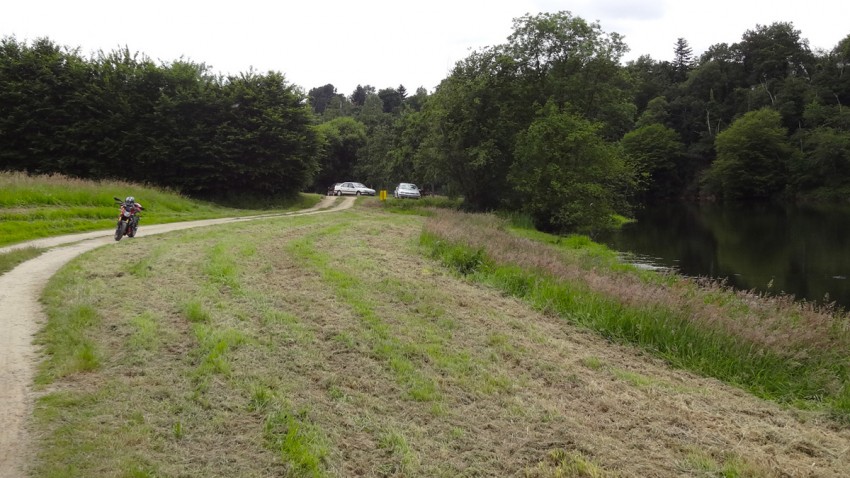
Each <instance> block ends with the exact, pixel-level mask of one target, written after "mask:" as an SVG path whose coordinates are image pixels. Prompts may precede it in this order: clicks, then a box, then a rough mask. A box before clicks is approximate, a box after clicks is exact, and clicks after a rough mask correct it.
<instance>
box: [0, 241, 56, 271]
mask: <svg viewBox="0 0 850 478" xmlns="http://www.w3.org/2000/svg"><path fill="white" fill-rule="evenodd" d="M44 251H45V249H40V248H36V247H22V248H20V249H15V250H14V251H11V252H6V253H4V254H0V275H3V274H5V273H6V272H9V271H10V270H12V269H14V268H15V267H17V266H18V264H21V263H22V262H26V261H28V260H30V259H32V258H34V257H38V256H40V255H41V254H43V253H44Z"/></svg>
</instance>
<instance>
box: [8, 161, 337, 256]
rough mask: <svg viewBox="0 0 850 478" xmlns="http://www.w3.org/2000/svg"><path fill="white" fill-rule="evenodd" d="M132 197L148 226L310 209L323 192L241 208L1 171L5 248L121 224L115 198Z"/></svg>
mask: <svg viewBox="0 0 850 478" xmlns="http://www.w3.org/2000/svg"><path fill="white" fill-rule="evenodd" d="M129 195H132V196H134V197H135V198H136V200H137V201H138V202H140V203H141V204H142V205H143V206H144V207H145V211H143V212H142V226H144V224H162V223H168V222H179V221H190V220H195V219H210V218H217V217H228V216H245V215H254V214H261V213H263V212H267V211H268V210H269V209H274V210H275V211H286V210H296V209H303V208H306V207H310V206H312V205H314V204H316V203H318V202H319V201H320V200H321V196H319V195H317V194H300V195H299V196H298V197H296V198H286V199H279V200H278V199H274V198H272V199H269V198H266V199H265V200H264V201H260V200H256V201H252V202H243V203H242V204H241V206H242V207H241V208H239V209H237V208H233V207H226V206H222V205H219V204H215V203H211V202H205V201H198V200H193V199H190V198H187V197H184V196H181V195H180V194H178V193H176V192H174V191H169V190H164V189H160V188H155V187H149V186H144V185H140V184H132V183H127V182H121V181H85V180H79V179H72V178H68V177H65V176H60V175H52V176H28V175H26V174H22V173H10V172H1V171H0V246H4V245H9V244H15V243H19V242H23V241H28V240H31V239H38V238H43V237H51V236H58V235H63V234H70V233H74V232H87V231H97V230H103V229H110V228H112V227H114V226H115V218H116V217H117V214H118V213H117V211H118V209H117V206H116V205H115V201H114V199H113V197H119V198H124V197H126V196H129Z"/></svg>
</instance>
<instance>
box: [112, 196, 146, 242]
mask: <svg viewBox="0 0 850 478" xmlns="http://www.w3.org/2000/svg"><path fill="white" fill-rule="evenodd" d="M112 199H115V203H116V204H120V205H121V214H120V215H119V216H118V225H117V226H116V227H115V240H116V241H120V240H121V238H122V237H124V236H127V237H134V236H135V235H136V231H138V230H139V217H140V216H139V212H140V211H142V210H143V209H144V208H143V207H142V205H141V204H139V203H137V202H136V200H135V199H134V198H133V196H129V197H127V199H125V200H123V201H122V200H120V199H118V198H117V197H113V198H112Z"/></svg>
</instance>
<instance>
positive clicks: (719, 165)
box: [706, 109, 792, 199]
mask: <svg viewBox="0 0 850 478" xmlns="http://www.w3.org/2000/svg"><path fill="white" fill-rule="evenodd" d="M780 121H781V117H780V115H779V113H778V112H776V111H774V110H770V109H761V110H758V111H753V112H751V113H747V114H745V115H744V116H742V117H741V118H739V119H738V120H736V121H735V122H734V123H733V124H732V126H730V127H729V129H727V130H725V131H723V132H721V133H720V134H719V135H717V160H716V161H715V162H714V164H713V165H712V166H711V169H710V170H709V171H708V175H707V178H706V181H707V184H708V185H709V187H710V188H711V189H712V190H713V191H716V192H717V193H718V194H720V195H722V196H723V197H726V198H730V199H742V198H770V197H774V196H776V195H777V194H779V193H780V192H781V191H782V190H783V188H784V186H785V182H786V175H787V167H788V162H789V160H790V158H791V155H792V149H791V148H790V146H789V145H788V142H787V138H786V133H785V131H784V128H782V125H781V124H780Z"/></svg>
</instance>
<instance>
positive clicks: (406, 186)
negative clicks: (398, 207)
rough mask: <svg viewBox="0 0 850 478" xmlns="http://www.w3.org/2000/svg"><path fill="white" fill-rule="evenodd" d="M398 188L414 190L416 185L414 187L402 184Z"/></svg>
mask: <svg viewBox="0 0 850 478" xmlns="http://www.w3.org/2000/svg"><path fill="white" fill-rule="evenodd" d="M400 187H401V189H416V185H415V184H406V183H403V184H402V185H401V186H400Z"/></svg>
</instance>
